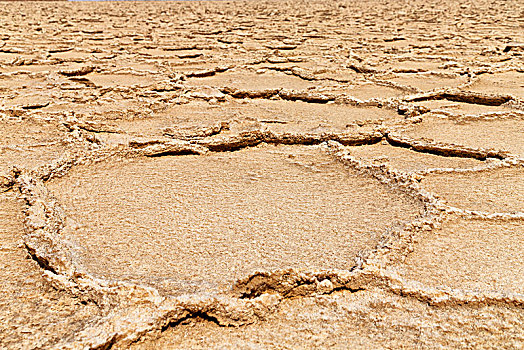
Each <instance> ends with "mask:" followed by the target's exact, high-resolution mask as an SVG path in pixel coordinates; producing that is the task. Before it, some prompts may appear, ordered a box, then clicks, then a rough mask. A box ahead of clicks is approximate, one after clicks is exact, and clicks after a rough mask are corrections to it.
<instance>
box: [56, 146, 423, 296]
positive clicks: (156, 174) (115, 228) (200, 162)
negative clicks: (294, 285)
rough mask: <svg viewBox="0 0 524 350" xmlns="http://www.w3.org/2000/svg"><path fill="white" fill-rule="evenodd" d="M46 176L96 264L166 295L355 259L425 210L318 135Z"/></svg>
mask: <svg viewBox="0 0 524 350" xmlns="http://www.w3.org/2000/svg"><path fill="white" fill-rule="evenodd" d="M49 187H50V189H51V190H52V192H54V193H55V195H56V197H57V199H58V200H59V202H60V203H62V205H63V206H64V209H65V211H66V213H67V216H68V221H67V223H68V225H67V227H66V229H65V233H64V234H65V235H66V236H65V237H67V239H69V240H71V241H72V242H74V244H75V245H76V246H78V251H77V254H78V259H79V260H80V261H81V263H82V264H83V265H84V266H85V267H86V269H87V270H88V271H89V272H91V273H93V274H95V275H96V276H100V277H104V278H110V279H118V280H127V281H134V282H137V283H146V284H149V285H152V286H155V287H157V288H159V289H161V290H162V291H163V292H165V293H169V294H179V293H182V292H195V291H205V290H209V289H211V290H214V289H216V288H224V287H227V286H229V285H230V284H231V283H232V282H233V281H235V280H236V279H239V278H241V277H245V276H247V275H249V274H251V273H252V272H254V271H256V270H260V269H262V270H273V269H284V268H289V267H293V268H298V269H306V270H310V269H349V268H351V267H352V266H353V264H354V262H353V259H354V258H355V257H356V256H357V254H359V252H361V251H363V250H366V249H372V248H373V247H374V246H375V245H376V243H377V241H378V239H379V238H380V236H381V235H382V234H383V233H384V232H385V230H387V229H388V228H392V227H397V226H399V225H401V224H402V223H403V222H405V221H409V220H412V219H414V218H415V217H417V216H418V215H419V214H420V211H421V210H422V205H421V203H420V202H417V201H415V200H413V199H411V198H409V197H407V196H406V195H404V194H402V193H400V192H397V191H393V190H390V189H388V188H385V187H384V186H383V185H381V184H380V183H379V182H378V181H377V180H374V179H371V178H367V177H364V176H362V175H358V174H357V173H355V172H352V171H351V170H349V169H347V168H345V167H344V166H343V165H341V164H339V163H338V162H337V161H335V160H334V159H332V158H331V157H330V156H328V155H327V154H325V153H324V151H322V150H321V149H320V148H319V147H318V146H312V147H304V146H270V145H266V146H261V147H258V148H254V149H246V150H242V151H238V152H234V153H218V154H209V155H206V156H180V157H160V158H156V159H143V158H139V159H132V160H120V161H119V160H114V161H112V162H110V163H100V164H95V165H92V166H90V167H89V168H79V169H76V170H73V171H72V172H71V173H70V174H69V175H67V176H66V177H64V178H62V179H56V180H53V181H51V182H50V183H49Z"/></svg>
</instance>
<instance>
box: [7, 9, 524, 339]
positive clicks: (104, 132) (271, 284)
mask: <svg viewBox="0 0 524 350" xmlns="http://www.w3.org/2000/svg"><path fill="white" fill-rule="evenodd" d="M107 6H109V5H107ZM112 6H113V5H112ZM114 6H117V5H114ZM120 6H124V5H120ZM144 6H146V5H144ZM178 6H182V5H178ZM183 6H188V8H191V6H194V5H183ZM215 6H217V8H221V7H220V6H219V5H215ZM221 6H223V7H224V8H225V9H228V8H229V7H228V6H230V5H227V4H225V5H221ZM317 6H320V5H318V4H317ZM146 7H147V6H146ZM154 11H156V10H153V12H154ZM299 12H300V11H299ZM194 15H195V16H197V17H198V14H194ZM226 17H227V16H226ZM188 18H191V16H190V17H188ZM189 22H191V21H189ZM189 22H188V23H189ZM95 23H96V21H95ZM75 25H76V24H74V25H73V24H72V25H71V26H73V27H74V26H75ZM66 27H67V26H66ZM115 28H118V27H115ZM190 28H192V27H190ZM247 28H251V27H250V26H249V25H246V26H245V27H243V26H242V25H239V27H238V28H236V29H232V31H231V32H230V33H229V34H227V35H225V34H224V33H223V32H219V33H218V34H213V30H211V29H210V28H207V27H206V28H205V29H203V27H202V24H198V25H197V27H196V29H195V28H192V29H190V31H191V33H192V37H193V38H196V37H198V38H200V39H202V41H201V42H192V41H189V40H188V41H187V42H184V43H183V44H181V43H180V42H178V41H177V43H176V45H178V46H176V47H174V46H173V45H175V43H172V42H169V45H168V44H167V43H166V42H164V43H163V42H162V38H156V40H157V41H154V40H153V44H154V43H156V46H155V45H153V44H152V43H149V44H147V45H145V44H143V43H142V41H143V40H145V41H146V42H148V40H149V39H147V38H146V39H140V40H135V41H134V44H137V43H139V44H140V46H139V47H136V48H134V46H132V44H129V45H130V46H129V51H130V52H124V53H120V52H118V51H111V50H109V49H108V51H107V52H106V51H104V50H99V49H98V51H96V50H95V51H92V52H91V51H89V50H91V48H90V46H89V45H87V46H85V47H83V49H82V50H80V51H78V52H77V50H76V49H75V48H71V47H72V46H71V45H72V44H71V42H64V45H65V46H64V47H63V50H62V49H57V50H55V51H54V52H51V51H49V52H48V54H47V55H42V56H41V57H40V56H38V55H36V56H35V55H34V52H33V51H31V50H30V49H28V48H24V47H22V46H23V45H22V44H23V42H22V41H20V42H19V47H15V46H13V47H11V44H10V42H9V40H8V39H5V38H4V39H2V40H4V41H5V42H6V43H7V44H4V45H5V46H4V45H2V44H1V43H0V51H1V52H2V53H3V54H4V55H6V56H7V58H4V57H3V56H0V59H4V60H6V61H2V65H1V66H0V68H1V69H2V70H1V71H0V77H2V80H1V82H2V84H4V85H5V87H2V91H4V92H6V91H7V93H6V94H7V95H6V96H7V97H6V98H4V100H3V102H2V106H1V108H2V109H1V110H0V118H1V119H0V123H1V126H0V127H1V128H2V135H6V137H5V138H2V140H0V143H1V144H0V147H1V153H0V160H1V161H2V163H1V164H0V190H1V191H3V193H2V194H1V196H2V202H3V203H2V204H1V207H0V208H1V210H2V211H1V212H0V218H1V219H2V220H3V221H5V222H6V228H5V229H4V230H2V234H3V236H2V250H0V254H2V255H3V256H4V257H5V261H8V260H9V259H11V260H12V261H16V262H14V263H13V264H10V265H9V264H6V265H5V276H2V278H4V279H6V280H8V281H9V283H7V284H6V285H7V286H8V287H6V289H7V292H6V294H7V295H8V297H7V298H6V301H5V302H2V304H1V305H0V306H2V308H6V309H7V306H6V305H4V304H12V303H15V302H14V301H13V300H16V298H17V297H19V298H20V299H21V300H22V299H24V300H33V301H31V303H32V304H34V305H36V304H38V306H37V307H35V306H31V307H28V308H29V310H30V312H31V310H33V311H34V310H37V311H34V312H35V314H38V315H46V312H47V315H48V316H43V317H49V320H51V321H55V319H56V320H60V319H67V320H68V321H67V322H68V325H67V330H68V332H67V334H61V333H60V332H61V331H60V329H59V328H60V326H59V324H60V321H56V323H57V325H58V326H56V327H55V328H52V327H51V328H47V329H45V330H43V331H42V330H39V332H41V333H39V334H38V338H39V340H35V339H33V340H32V343H31V344H24V346H27V347H49V348H93V349H108V348H112V347H115V348H129V347H135V348H149V347H151V348H154V347H155V346H157V347H162V346H165V347H169V344H168V343H165V344H164V343H162V339H163V338H165V339H168V340H169V339H171V341H172V342H177V341H178V342H181V343H184V344H185V345H186V346H204V345H202V344H207V345H208V346H210V347H211V346H219V344H217V343H214V344H213V343H212V342H211V343H205V342H204V343H199V342H197V341H196V340H195V339H196V338H191V339H189V340H188V339H185V338H184V337H186V338H187V334H195V337H197V336H202V334H204V335H205V337H208V338H209V339H217V337H218V339H224V337H228V339H229V342H230V344H235V342H238V343H237V345H239V346H241V345H242V346H245V345H246V341H248V338H249V339H251V341H254V340H253V339H258V340H257V341H258V342H255V343H249V342H248V344H251V345H252V346H255V345H258V346H260V344H261V343H262V344H264V341H267V334H268V333H271V332H272V329H275V328H279V327H281V328H282V329H286V327H287V326H289V324H301V323H308V322H309V323H310V324H311V325H312V326H311V327H312V328H307V326H305V327H306V328H305V332H303V333H307V332H311V329H315V330H319V334H315V335H313V339H309V340H307V341H306V340H304V339H296V338H293V337H294V336H296V334H303V333H300V332H298V333H297V332H295V333H291V336H289V335H286V334H284V335H281V338H287V339H281V338H279V339H278V340H277V342H280V345H282V344H286V341H288V342H289V343H287V344H286V345H285V346H288V347H294V346H298V347H302V346H303V347H307V346H312V344H315V345H317V346H323V347H328V346H329V343H326V339H328V338H329V333H331V334H337V338H336V339H331V340H332V341H333V343H332V344H331V345H336V344H338V345H340V344H343V343H344V342H346V344H347V342H351V343H352V344H353V345H356V344H357V343H358V342H359V341H360V342H361V343H360V345H361V346H363V347H366V346H369V345H370V344H372V340H371V339H370V338H369V337H364V336H361V335H360V334H358V332H356V331H355V329H356V328H358V327H363V328H366V329H368V330H370V332H371V334H379V333H380V332H383V331H384V329H383V328H384V327H392V326H394V325H398V327H400V328H403V329H404V331H403V332H404V333H403V334H404V335H405V336H406V337H412V338H417V337H419V338H420V337H421V335H420V334H418V335H417V334H411V333H410V332H419V333H420V332H429V333H431V332H433V331H435V330H434V329H433V330H431V329H429V328H430V327H429V326H428V328H427V329H423V330H421V324H428V325H431V327H448V328H449V329H447V330H444V331H443V332H444V333H446V332H448V333H449V334H451V335H456V337H457V338H456V339H452V340H450V343H449V344H448V345H450V344H457V343H453V341H456V342H458V343H460V342H461V341H464V339H463V338H461V337H464V336H466V337H477V338H478V339H480V340H479V341H480V342H482V341H484V343H483V344H484V345H485V344H488V345H489V344H490V342H492V343H491V344H499V345H500V342H501V339H502V342H503V344H504V346H506V347H515V348H518V347H519V344H522V342H524V328H523V324H524V320H523V319H522V318H523V317H522V307H523V306H524V287H523V286H524V277H523V276H524V263H523V262H522V259H521V255H522V251H523V249H524V240H523V238H522V237H523V236H522V234H523V233H524V207H523V202H524V201H523V199H524V181H522V179H523V178H524V168H523V166H524V143H523V141H522V135H523V134H524V111H523V109H524V107H523V106H524V104H523V103H524V102H523V100H522V98H523V95H522V84H523V80H522V67H521V65H520V66H519V63H513V61H512V57H517V59H518V57H520V55H516V56H512V55H514V54H515V52H516V51H517V52H519V51H518V50H520V49H521V48H520V46H518V45H513V46H512V45H510V44H508V45H507V46H506V48H505V49H504V52H505V54H506V55H507V56H508V57H509V58H508V59H504V60H501V61H500V62H503V63H502V64H491V65H489V64H488V63H486V62H483V63H482V64H481V65H479V66H475V67H474V68H472V69H466V68H465V67H466V66H467V64H470V65H473V66H474V64H473V63H471V62H468V63H466V62H464V63H460V62H457V60H453V61H451V60H450V59H447V58H446V59H445V58H442V57H440V58H438V59H437V58H435V57H426V58H425V59H424V58H421V59H418V60H414V59H412V60H411V61H410V60H409V59H407V58H405V57H402V50H403V49H405V48H402V47H400V46H399V47H397V48H396V49H395V50H393V49H392V48H391V47H389V46H388V47H386V48H384V47H382V49H384V53H383V54H384V55H385V56H387V57H389V59H386V60H384V61H380V62H376V60H375V59H376V57H374V58H371V59H369V60H368V59H367V58H366V59H356V60H353V61H351V62H353V63H351V64H345V65H337V64H339V63H337V62H335V63H333V62H334V61H333V60H334V59H333V58H329V59H327V58H326V57H320V56H318V57H317V56H314V55H312V54H311V52H312V49H311V47H308V46H307V45H309V42H310V41H312V42H313V43H314V42H315V40H316V39H315V36H314V35H313V34H312V33H311V32H309V34H308V35H309V36H307V35H305V34H304V35H303V36H302V41H300V40H295V41H291V40H288V39H283V40H281V39H280V38H278V37H275V40H274V41H271V42H269V41H267V40H266V41H264V42H265V44H264V45H263V48H260V47H258V46H257V45H259V44H260V42H259V41H257V40H251V39H253V38H252V37H251V36H250V35H247V34H245V33H244V34H242V33H243V32H246V31H247V30H248V29H247ZM186 29H187V27H186ZM268 30H269V31H270V30H271V29H268ZM319 31H320V30H317V31H316V33H317V34H315V35H321V34H319ZM71 33H74V32H71ZM83 34H84V35H85V34H88V35H90V36H93V34H94V36H96V35H102V32H98V31H94V32H93V33H89V32H87V33H83ZM106 34H107V33H106ZM107 35H108V37H107V38H105V39H104V38H102V39H100V40H108V41H109V42H111V40H116V39H115V38H116V37H114V36H113V37H112V36H111V35H113V34H111V35H110V34H107ZM215 35H218V37H217V38H215V37H214V36H215ZM190 37H191V36H190ZM210 37H213V38H214V39H213V40H207V39H209V38H210ZM119 38H120V39H119V40H124V39H122V38H123V37H119ZM166 38H167V37H165V38H163V39H166ZM250 38H251V39H250ZM128 39H129V38H128ZM204 39H205V40H204ZM386 39H387V40H385V39H384V42H385V43H387V44H385V45H386V46H387V45H390V44H389V43H397V42H403V41H409V40H406V39H405V38H404V37H401V36H399V37H394V38H393V39H392V38H389V37H388V38H386ZM390 39H391V40H390ZM419 39H420V38H419ZM86 40H87V39H86ZM125 40H127V39H125ZM129 40H131V41H133V40H132V39H129ZM166 40H167V39H166ZM307 40H309V41H307ZM323 40H324V42H325V40H328V39H327V37H325V38H323ZM217 42H218V43H219V44H217ZM8 44H9V45H8ZM134 44H133V45H134ZM382 44H383V43H382ZM108 45H109V44H108ZM217 45H218V46H217ZM224 45H225V46H226V47H229V49H225V48H224V47H223V46H224ZM250 45H255V46H256V50H253V52H256V53H257V54H256V55H255V54H253V53H252V52H249V50H248V49H249V47H250ZM311 45H312V47H315V46H314V45H313V44H311ZM2 47H4V49H2ZM5 47H7V48H8V49H5ZM411 47H415V49H416V48H417V46H416V45H415V46H413V45H412V46H411ZM131 48H134V49H136V52H134V51H132V49H131ZM508 48H509V49H508ZM17 50H18V51H17ZM235 50H236V51H235ZM246 50H247V51H246ZM264 50H266V51H264ZM232 51H234V52H237V54H238V55H232V54H231V52H232ZM313 51H314V50H313ZM354 52H359V51H358V50H355V51H354ZM31 54H33V56H31ZM354 54H355V55H356V53H354ZM499 54H500V55H502V53H499ZM11 55H14V56H16V57H17V58H16V60H14V61H10V59H11V58H12V57H11ZM243 55H245V56H243ZM308 55H312V56H311V57H308ZM388 55H389V56H388ZM25 56H27V57H25ZM254 56H256V57H254ZM304 56H305V57H306V58H304ZM24 57H25V58H24ZM333 57H335V58H336V57H337V56H336V55H334V56H333ZM117 58H118V59H117ZM204 58H205V59H206V60H204ZM346 58H347V57H346ZM401 58H402V59H401ZM395 59H396V60H397V61H396V62H395V61H394V60H395ZM20 60H22V61H20ZM112 62H117V64H122V67H116V66H115V64H113V63H112ZM391 62H393V63H391ZM504 62H508V63H507V64H504ZM21 67H24V69H21ZM519 67H520V68H519ZM39 84H40V85H39ZM24 86H25V87H24ZM27 86H30V88H29V89H31V91H30V94H29V95H27V94H26V95H23V94H20V95H18V94H15V93H14V92H13V91H19V90H21V89H27ZM11 92H13V93H11ZM26 96H30V97H26ZM71 110H74V111H75V112H72V111H71ZM4 203H5V204H4ZM22 222H23V228H22ZM22 229H23V230H25V234H24V236H23V237H22V241H21V243H20V244H18V241H17V240H16V239H14V238H13V234H12V232H19V231H20V230H22ZM22 251H23V252H26V253H27V254H28V257H29V259H24V257H23V255H21V253H20V252H22ZM8 265H9V266H8ZM36 265H37V266H36ZM28 271H29V272H28ZM24 273H25V274H26V275H25V276H21V277H12V276H15V275H16V274H20V275H22V274H24ZM6 276H7V277H6ZM20 286H22V288H26V289H31V290H32V291H31V292H29V291H27V290H26V291H24V292H23V293H22V294H23V295H20V292H17V290H18V289H17V288H21V287H20ZM23 286H26V287H23ZM9 288H11V289H9ZM17 293H18V294H17ZM40 293H41V294H45V298H43V299H40V301H38V302H35V301H34V300H36V299H38V298H40V296H39V294H40ZM12 305H15V304H12ZM20 305H23V303H21V304H20ZM56 305H59V306H60V307H56ZM23 307H25V306H22V307H20V314H18V311H13V310H12V308H11V309H10V311H9V314H8V315H7V316H6V318H4V319H2V322H6V324H21V323H23V322H24V320H25V319H24V316H23V315H22V313H23V312H24V310H23ZM55 307H56V310H55ZM31 308H33V309H31ZM297 310H299V311H297ZM413 313H418V315H419V316H418V318H417V319H416V320H415V321H414V320H413ZM337 315H338V316H337ZM39 317H40V316H39ZM381 319H383V320H381ZM474 319H477V320H481V321H479V322H480V324H481V325H482V327H483V328H482V327H481V328H482V329H479V327H477V326H474V325H472V322H471V320H474ZM408 320H409V321H408ZM321 321H322V322H326V323H327V324H329V325H330V327H332V328H329V330H326V329H325V328H323V327H325V326H324V325H322V324H317V323H318V322H321ZM381 322H383V324H381ZM35 323H40V324H42V323H45V321H43V320H42V319H38V320H36V319H35ZM473 323H474V322H473ZM205 324H212V325H213V327H215V326H216V327H218V326H220V327H228V329H229V331H228V333H227V335H224V334H223V333H220V331H218V330H217V329H220V328H216V329H215V328H213V327H210V326H203V325H205ZM341 324H344V325H345V326H341ZM250 325H257V327H258V328H256V329H255V330H253V329H250V328H249V327H250ZM284 325H286V326H284ZM315 327H316V328H315ZM341 327H342V328H341ZM343 327H347V329H346V328H343ZM381 327H382V328H381ZM422 328H423V327H422ZM27 329H28V330H27V332H31V331H32V328H31V325H29V324H28V325H27ZM179 329H185V331H184V332H186V333H185V334H186V335H184V334H181V333H177V332H178V330H179ZM406 329H407V330H406ZM191 332H193V333H191ZM321 332H327V333H328V335H322V334H320V333H321ZM21 333H24V331H23V330H17V331H16V332H14V334H15V335H13V337H12V338H9V337H6V338H5V339H2V340H3V341H4V342H5V344H6V346H9V345H11V346H12V345H14V344H20V340H19V339H16V335H17V334H21ZM219 333H220V335H217V334H219ZM242 333H245V334H248V335H243V334H242ZM6 334H8V332H6ZM341 334H343V335H344V336H346V337H347V338H344V337H343V336H342V335H341ZM387 336H389V338H388V339H389V341H393V340H394V341H398V343H397V344H401V343H402V341H405V339H404V340H402V339H393V338H394V335H392V334H389V335H386V336H385V337H387ZM426 336H427V338H428V339H430V338H431V336H430V335H427V334H426ZM189 337H191V336H189ZM242 337H244V338H242ZM257 337H258V338H257ZM315 337H316V338H315ZM359 337H360V338H359ZM315 339H316V340H315ZM482 339H483V340H482ZM315 341H317V342H316V343H315ZM375 341H376V342H377V343H376V344H375V345H376V346H379V345H380V344H383V343H381V341H382V340H381V339H380V338H376V339H375ZM470 341H471V338H470ZM166 342H168V341H167V340H166ZM363 342H367V343H365V344H364V343H363ZM370 342H371V343H370ZM497 342H498V343H497ZM162 344H163V345H162ZM171 345H172V344H171ZM265 345H266V346H270V345H271V344H269V343H267V344H265ZM273 345H274V344H273ZM426 345H428V344H426Z"/></svg>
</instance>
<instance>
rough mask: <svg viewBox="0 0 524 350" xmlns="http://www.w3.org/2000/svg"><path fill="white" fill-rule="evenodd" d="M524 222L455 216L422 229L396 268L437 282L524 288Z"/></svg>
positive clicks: (427, 282)
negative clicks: (427, 228)
mask: <svg viewBox="0 0 524 350" xmlns="http://www.w3.org/2000/svg"><path fill="white" fill-rule="evenodd" d="M523 250H524V222H522V221H519V220H507V221H506V220H480V219H478V220H476V219H474V220H465V219H460V218H452V219H449V220H446V221H445V222H444V223H443V224H442V227H441V228H439V229H437V230H435V231H432V232H427V233H424V234H422V235H421V236H420V237H419V238H418V239H417V242H416V244H415V245H414V249H413V252H412V253H411V254H410V255H408V257H407V259H406V261H404V263H403V264H402V265H399V266H398V267H396V268H395V269H396V270H397V272H399V274H400V275H401V276H403V277H404V278H407V279H410V280H415V281H419V282H422V283H423V284H424V285H426V286H432V287H437V288H449V287H451V288H458V289H460V290H465V291H476V292H501V293H509V294H511V293H520V294H522V293H524V277H523V276H524V263H523V260H522V251H523Z"/></svg>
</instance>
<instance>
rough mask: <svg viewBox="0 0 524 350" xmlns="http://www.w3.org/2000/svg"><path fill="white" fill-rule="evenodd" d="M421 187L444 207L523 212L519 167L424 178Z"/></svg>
mask: <svg viewBox="0 0 524 350" xmlns="http://www.w3.org/2000/svg"><path fill="white" fill-rule="evenodd" d="M421 184H422V187H424V188H425V189H426V190H428V191H430V192H432V193H435V194H436V195H437V196H439V197H440V198H441V199H443V200H444V201H445V202H446V203H447V204H449V205H451V206H454V207H457V208H460V209H464V210H474V211H484V212H490V213H494V212H499V213H501V212H505V213H514V212H524V169H523V168H522V167H517V168H506V169H497V170H490V171H481V172H470V173H457V174H450V173H444V174H432V175H428V176H426V177H425V178H424V179H423V180H422V182H421Z"/></svg>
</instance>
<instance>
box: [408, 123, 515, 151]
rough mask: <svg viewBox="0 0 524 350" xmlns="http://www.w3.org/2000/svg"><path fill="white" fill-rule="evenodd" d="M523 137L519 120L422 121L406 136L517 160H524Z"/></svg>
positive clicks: (409, 130) (410, 129)
mask: <svg viewBox="0 0 524 350" xmlns="http://www.w3.org/2000/svg"><path fill="white" fill-rule="evenodd" d="M523 133H524V120H522V119H492V120H471V121H455V120H450V119H443V118H425V119H424V120H423V121H422V122H421V123H420V124H417V125H415V126H413V127H411V128H409V129H408V130H407V131H406V134H407V135H409V136H411V137H414V138H429V139H433V140H435V141H438V142H445V143H453V144H459V145H463V146H467V147H472V148H487V149H489V148H491V149H497V150H504V151H508V152H511V153H512V154H515V155H518V156H520V157H522V156H524V142H523V141H522V135H523Z"/></svg>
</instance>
